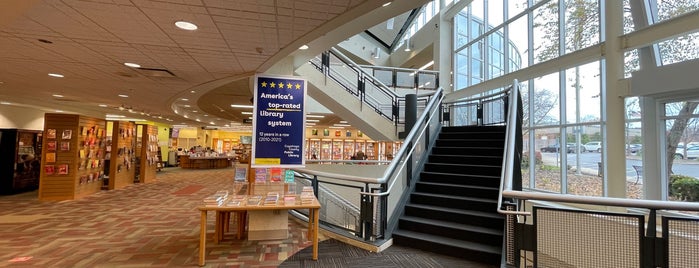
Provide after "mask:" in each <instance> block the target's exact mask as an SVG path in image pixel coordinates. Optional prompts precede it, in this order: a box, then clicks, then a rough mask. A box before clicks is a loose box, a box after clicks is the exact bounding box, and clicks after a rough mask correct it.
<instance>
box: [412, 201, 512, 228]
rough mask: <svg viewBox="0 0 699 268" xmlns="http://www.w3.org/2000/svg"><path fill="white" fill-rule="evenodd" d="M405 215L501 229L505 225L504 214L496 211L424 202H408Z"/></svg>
mask: <svg viewBox="0 0 699 268" xmlns="http://www.w3.org/2000/svg"><path fill="white" fill-rule="evenodd" d="M405 215H406V216H415V217H420V218H426V219H435V220H446V221H453V222H460V223H465V222H467V223H469V224H470V225H477V226H482V227H487V228H498V229H501V228H502V227H503V226H504V225H505V221H504V218H505V217H504V216H503V215H500V214H498V213H495V212H494V211H493V212H485V211H476V210H465V209H459V208H448V207H442V206H433V205H425V204H415V203H409V204H406V205H405Z"/></svg>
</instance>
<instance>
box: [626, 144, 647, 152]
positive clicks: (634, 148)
mask: <svg viewBox="0 0 699 268" xmlns="http://www.w3.org/2000/svg"><path fill="white" fill-rule="evenodd" d="M641 149H643V145H641V144H638V143H633V144H628V145H626V150H627V151H628V152H629V153H632V154H635V153H638V152H640V151H641Z"/></svg>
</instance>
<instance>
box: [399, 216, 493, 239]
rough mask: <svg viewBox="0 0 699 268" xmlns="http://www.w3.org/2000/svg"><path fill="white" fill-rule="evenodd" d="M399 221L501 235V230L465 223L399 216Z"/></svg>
mask: <svg viewBox="0 0 699 268" xmlns="http://www.w3.org/2000/svg"><path fill="white" fill-rule="evenodd" d="M400 219H401V220H407V221H413V222H421V223H426V224H430V225H437V226H444V227H448V228H454V229H461V230H466V231H471V232H478V233H484V234H491V235H502V230H496V229H491V228H486V227H481V226H475V225H469V224H465V223H458V222H453V221H441V220H435V219H428V218H422V217H415V216H401V217H400Z"/></svg>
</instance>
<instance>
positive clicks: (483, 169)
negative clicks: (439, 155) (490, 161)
mask: <svg viewBox="0 0 699 268" xmlns="http://www.w3.org/2000/svg"><path fill="white" fill-rule="evenodd" d="M423 170H424V171H426V172H430V171H436V172H443V173H452V174H469V175H488V176H500V174H501V173H502V168H501V167H500V166H492V165H468V164H451V163H425V166H424V169H423Z"/></svg>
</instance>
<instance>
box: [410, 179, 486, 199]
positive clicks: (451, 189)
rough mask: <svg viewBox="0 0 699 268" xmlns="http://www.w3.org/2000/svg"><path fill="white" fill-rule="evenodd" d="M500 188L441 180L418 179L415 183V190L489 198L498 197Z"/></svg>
mask: <svg viewBox="0 0 699 268" xmlns="http://www.w3.org/2000/svg"><path fill="white" fill-rule="evenodd" d="M499 190H500V189H499V188H498V187H487V186H473V185H460V184H451V183H439V182H424V181H418V182H417V183H416V184H415V192H422V193H433V194H448V195H456V196H470V197H478V198H488V199H495V198H498V194H499Z"/></svg>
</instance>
